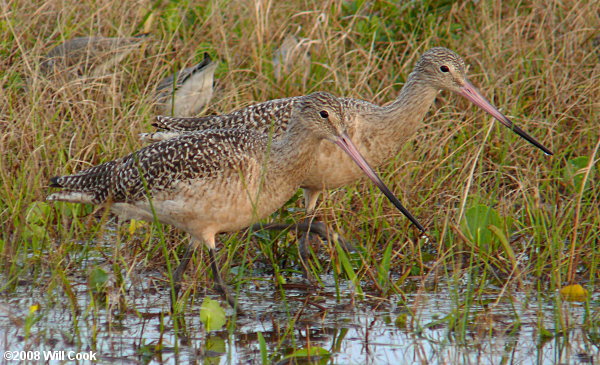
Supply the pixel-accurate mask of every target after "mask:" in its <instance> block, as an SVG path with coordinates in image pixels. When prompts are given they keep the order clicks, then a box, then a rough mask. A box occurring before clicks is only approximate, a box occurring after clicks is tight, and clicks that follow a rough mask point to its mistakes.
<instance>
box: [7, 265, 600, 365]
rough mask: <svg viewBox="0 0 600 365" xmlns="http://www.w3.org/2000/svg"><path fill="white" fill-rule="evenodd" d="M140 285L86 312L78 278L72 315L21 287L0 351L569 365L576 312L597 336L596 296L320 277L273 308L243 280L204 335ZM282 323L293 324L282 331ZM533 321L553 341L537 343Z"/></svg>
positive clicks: (581, 345) (217, 360) (585, 342)
mask: <svg viewBox="0 0 600 365" xmlns="http://www.w3.org/2000/svg"><path fill="white" fill-rule="evenodd" d="M155 277H157V278H158V277H160V273H156V275H155ZM146 278H147V280H146V281H145V284H143V285H141V286H140V285H139V283H137V284H136V285H135V286H134V285H130V286H129V287H130V289H129V291H128V292H127V294H126V295H125V296H124V297H125V299H126V300H127V303H128V306H127V308H129V310H128V311H126V312H125V313H123V312H121V311H119V310H117V306H116V305H115V306H113V307H111V309H98V308H104V307H103V306H101V305H95V306H94V305H91V300H92V299H91V298H92V297H91V296H90V294H89V292H88V289H87V284H86V282H85V281H83V282H82V283H80V284H76V285H73V288H74V291H75V293H74V295H75V297H76V298H77V302H78V303H77V305H78V307H79V314H78V315H74V314H73V310H72V309H71V306H70V305H69V301H68V299H67V298H66V296H65V295H64V294H62V293H60V291H61V289H59V288H56V289H52V288H39V287H32V286H31V285H30V284H27V283H24V285H21V286H19V287H18V289H17V291H16V292H14V293H10V294H6V293H5V294H2V295H1V296H0V349H3V351H6V350H9V351H11V352H16V351H74V352H85V351H90V350H91V351H93V352H95V353H96V356H97V359H98V362H99V363H112V362H114V361H118V362H120V363H132V364H133V363H148V362H149V363H161V362H163V363H176V362H183V363H187V362H189V361H195V362H203V363H209V364H228V363H233V364H240V363H247V364H256V363H261V353H260V347H259V341H258V336H259V335H258V333H259V332H260V334H262V336H263V337H264V338H265V341H266V345H267V352H268V355H269V362H270V363H271V362H272V363H277V362H280V363H281V364H285V363H290V362H289V361H288V360H284V358H285V356H286V355H289V354H290V353H292V352H293V351H294V350H297V349H300V348H306V347H308V346H311V347H315V346H317V347H322V348H323V349H325V350H327V352H328V353H329V354H330V355H329V356H325V357H323V358H321V359H320V362H315V363H324V364H412V363H422V364H448V363H452V364H457V363H460V364H486V363H489V364H498V363H511V364H531V363H537V364H556V363H564V364H578V363H592V362H593V361H594V360H596V361H597V359H598V358H599V350H598V344H597V343H594V339H595V340H596V341H597V339H598V338H599V337H598V333H595V334H594V333H593V331H594V330H590V329H587V328H588V327H586V326H584V323H585V319H586V318H585V316H586V313H587V315H588V317H590V316H591V317H592V318H591V319H592V321H594V318H595V322H596V326H595V327H593V328H595V331H597V330H598V329H597V322H598V308H599V307H600V306H599V302H600V301H599V299H600V298H599V296H598V294H594V295H593V296H592V298H591V301H590V307H589V311H587V312H586V307H585V306H584V305H583V304H578V303H562V304H556V303H555V302H554V301H553V299H552V298H554V295H548V296H547V299H545V300H543V301H542V302H540V301H539V300H538V299H537V298H538V296H537V295H530V296H528V295H527V294H525V293H514V292H513V293H511V295H510V296H507V295H504V296H503V297H500V299H498V298H499V295H498V294H499V292H500V291H499V290H498V292H496V293H494V292H493V291H492V290H490V294H486V295H482V296H480V297H479V302H478V303H477V304H472V305H468V301H467V300H466V299H467V292H466V291H465V292H462V291H461V289H457V288H455V287H453V286H452V285H449V284H446V286H437V288H436V289H435V292H427V291H425V290H422V292H420V293H413V294H406V295H405V296H404V298H401V297H400V296H395V297H392V298H390V299H389V300H381V299H378V298H372V297H369V296H367V297H366V298H359V297H354V299H353V295H352V293H353V291H352V290H351V288H349V287H346V288H341V291H340V295H339V300H336V294H335V293H336V290H335V285H334V283H333V279H332V278H330V277H325V278H324V279H325V287H324V288H323V289H316V288H310V287H306V286H303V285H296V286H294V285H288V286H287V287H288V288H287V289H286V290H285V298H286V300H282V299H281V298H282V296H281V295H280V294H279V293H280V291H279V290H276V289H275V288H274V286H273V285H272V284H270V283H264V282H254V283H252V282H248V283H245V284H244V285H243V289H242V290H241V291H240V292H239V293H238V300H239V303H240V305H241V306H242V308H244V310H245V311H246V312H247V314H246V315H245V316H242V317H238V318H237V320H236V321H235V326H233V325H232V326H230V329H229V330H228V329H222V330H220V331H212V332H210V333H208V334H207V333H206V331H204V329H203V328H204V327H203V325H202V323H201V321H200V316H199V310H200V305H201V303H202V295H198V298H195V299H194V300H192V301H191V305H190V306H189V307H188V308H187V310H186V311H185V313H186V315H185V317H184V322H185V323H184V324H182V325H181V327H182V329H180V330H179V331H175V330H174V328H173V326H174V321H173V318H172V317H170V316H169V315H168V314H167V313H168V309H169V299H168V292H167V289H166V288H162V289H161V288H159V290H156V288H155V287H153V286H152V285H151V284H149V283H152V282H153V281H152V279H153V275H148V276H147V277H146ZM73 280H75V279H73ZM140 287H141V288H142V289H140ZM134 288H135V289H134ZM213 298H215V299H217V300H219V301H220V299H219V298H218V297H215V296H213ZM481 298H483V299H481ZM113 299H114V298H113ZM307 299H308V301H307ZM108 301H109V302H113V303H116V300H112V301H111V298H109V300H108ZM220 302H221V303H223V302H222V301H220ZM305 302H308V303H309V304H305ZM34 304H39V305H40V307H39V309H38V310H37V311H35V312H34V313H33V315H31V316H29V317H30V318H36V317H38V316H39V319H38V321H37V322H35V323H34V324H32V325H31V331H30V334H29V336H28V337H27V338H25V332H26V330H25V327H26V326H27V317H28V314H29V310H30V308H31V306H32V305H34ZM465 313H468V315H467V314H465ZM464 318H467V320H466V321H465V320H463V319H464ZM291 319H295V324H294V325H293V326H292V328H291V329H290V330H289V331H288V332H287V333H286V331H287V330H288V328H289V327H290V323H291ZM516 322H520V326H518V325H515V323H516ZM541 324H543V327H544V328H545V329H546V330H547V331H548V333H550V334H552V335H553V337H548V338H547V339H546V340H542V336H540V330H539V328H541V327H542V326H541ZM561 328H562V330H561ZM176 332H177V334H178V336H176V335H175V333H176ZM557 334H558V335H557ZM42 355H43V353H42ZM313 361H315V359H314V358H313ZM7 363H8V362H7Z"/></svg>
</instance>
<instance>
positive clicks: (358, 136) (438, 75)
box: [143, 47, 552, 256]
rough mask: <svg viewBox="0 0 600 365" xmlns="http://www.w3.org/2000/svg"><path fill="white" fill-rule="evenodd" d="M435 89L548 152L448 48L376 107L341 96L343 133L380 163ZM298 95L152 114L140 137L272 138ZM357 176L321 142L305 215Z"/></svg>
mask: <svg viewBox="0 0 600 365" xmlns="http://www.w3.org/2000/svg"><path fill="white" fill-rule="evenodd" d="M439 90H448V91H451V92H454V93H456V94H459V95H461V96H463V97H465V98H467V99H468V100H470V101H471V102H473V103H474V104H476V105H477V106H479V107H481V108H482V109H484V110H485V111H486V112H488V113H489V114H491V115H492V116H493V117H494V118H496V119H497V120H498V121H500V122H501V123H502V124H503V125H505V126H506V127H508V128H509V129H511V130H512V131H513V132H515V133H517V134H518V135H519V136H521V137H522V138H524V139H526V140H527V141H528V142H529V143H531V144H533V145H534V146H536V147H537V148H539V149H541V150H542V151H544V152H545V153H546V154H548V155H551V154H552V152H551V151H550V150H549V149H548V148H546V147H544V146H543V145H542V144H541V143H539V142H538V141H536V140H535V139H534V138H532V137H531V136H529V135H528V134H527V133H525V132H524V131H523V130H522V129H521V128H519V127H518V126H516V125H514V124H513V123H512V122H511V121H510V120H509V119H508V118H507V117H506V116H504V115H503V114H502V113H501V112H500V111H499V110H498V109H497V108H496V107H494V106H493V105H492V104H491V103H490V102H488V101H487V100H486V99H485V98H484V97H483V96H482V95H481V93H480V92H479V91H478V90H477V89H476V88H475V87H474V86H473V85H472V84H471V83H470V82H469V80H468V79H467V76H466V67H465V63H464V61H463V60H462V58H461V57H460V56H459V55H457V54H456V53H455V52H453V51H451V50H449V49H447V48H443V47H435V48H432V49H430V50H428V51H426V52H425V53H424V54H423V55H422V56H421V58H420V59H419V60H418V62H417V64H416V65H415V68H414V70H413V71H412V73H411V74H410V75H409V77H408V80H407V81H406V84H404V87H403V88H402V90H401V91H400V94H399V95H398V97H397V98H396V100H394V102H392V103H390V104H388V105H385V106H379V105H375V104H372V103H370V102H367V101H364V100H359V99H350V98H341V99H340V101H341V103H342V105H343V107H344V110H345V113H346V114H347V116H348V134H349V136H350V137H351V138H352V139H353V140H354V141H355V143H356V146H357V148H358V149H359V151H360V152H361V153H362V154H363V156H365V158H366V159H367V161H369V163H370V164H371V165H372V166H375V167H377V166H381V165H382V164H384V163H386V162H388V161H389V160H390V159H392V158H393V157H394V156H396V154H397V153H398V152H399V150H400V148H401V147H402V146H403V144H404V143H405V142H406V141H407V140H408V139H409V138H410V137H411V136H412V135H413V134H414V133H415V132H416V130H417V129H418V128H419V127H420V126H421V122H422V120H423V118H424V116H425V114H426V113H427V111H428V110H429V108H430V107H431V104H432V103H433V101H434V99H435V97H436V95H437V93H438V91H439ZM301 98H302V97H292V98H286V99H277V100H271V101H268V102H265V103H260V104H255V105H251V106H249V107H247V108H244V109H241V110H238V111H235V112H233V113H231V114H227V115H220V116H206V117H201V118H169V117H157V121H156V126H157V127H158V128H160V129H163V130H164V131H161V132H156V133H151V134H146V135H144V136H143V138H145V139H148V140H161V139H164V138H171V137H173V136H176V135H179V134H181V133H186V132H188V131H197V130H203V129H211V128H247V129H253V130H258V131H261V132H265V133H266V132H269V131H270V130H272V133H274V135H275V136H276V137H277V136H281V135H282V134H283V133H284V131H285V130H286V128H287V127H288V123H289V120H290V115H291V110H292V108H293V106H294V104H295V103H296V102H297V101H298V100H301ZM360 177H361V173H360V170H358V169H357V168H356V167H355V166H354V165H353V164H352V163H351V161H350V160H349V159H348V158H347V157H345V156H343V155H342V154H341V152H340V151H338V150H336V149H335V148H333V147H331V146H329V145H323V146H322V148H321V149H319V152H318V156H317V158H316V162H315V164H314V165H313V167H312V168H311V170H310V172H309V173H308V174H307V176H306V179H305V180H304V181H303V182H302V188H303V189H304V197H305V204H306V210H307V214H308V215H309V216H310V215H311V214H312V213H313V211H314V208H315V206H316V202H317V199H318V197H319V194H320V192H321V191H322V190H323V189H333V188H338V187H341V186H344V185H347V184H349V183H351V182H354V181H356V180H357V179H359V178H360ZM300 248H301V253H302V254H303V255H304V256H305V255H306V248H305V246H304V240H301V247H300Z"/></svg>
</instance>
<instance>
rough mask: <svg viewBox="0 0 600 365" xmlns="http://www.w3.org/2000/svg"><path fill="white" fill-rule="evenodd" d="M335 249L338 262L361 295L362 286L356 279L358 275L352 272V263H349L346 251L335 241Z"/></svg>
mask: <svg viewBox="0 0 600 365" xmlns="http://www.w3.org/2000/svg"><path fill="white" fill-rule="evenodd" d="M335 249H336V251H337V254H338V259H339V260H340V263H341V264H342V268H343V269H344V272H345V273H346V275H348V278H349V279H350V281H352V283H353V284H354V288H355V290H356V292H357V293H358V294H359V295H361V296H362V295H363V291H362V288H361V287H360V281H359V280H358V276H356V273H355V272H354V268H352V264H351V263H350V258H349V257H348V255H346V252H345V251H344V249H343V248H342V246H340V244H339V243H336V245H335Z"/></svg>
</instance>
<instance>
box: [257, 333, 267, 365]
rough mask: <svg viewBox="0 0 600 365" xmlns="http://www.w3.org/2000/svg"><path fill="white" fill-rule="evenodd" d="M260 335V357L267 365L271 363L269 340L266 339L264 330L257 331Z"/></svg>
mask: <svg viewBox="0 0 600 365" xmlns="http://www.w3.org/2000/svg"><path fill="white" fill-rule="evenodd" d="M256 335H257V336H258V348H259V349H260V359H261V362H262V364H263V365H267V364H268V363H269V358H268V356H267V342H266V341H265V337H264V336H263V334H262V332H257V333H256Z"/></svg>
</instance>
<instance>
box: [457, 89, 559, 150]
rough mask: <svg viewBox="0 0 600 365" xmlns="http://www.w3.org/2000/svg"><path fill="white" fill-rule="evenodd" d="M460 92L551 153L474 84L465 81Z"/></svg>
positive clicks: (520, 134)
mask: <svg viewBox="0 0 600 365" xmlns="http://www.w3.org/2000/svg"><path fill="white" fill-rule="evenodd" d="M460 94H461V95H462V96H464V97H465V98H467V99H469V100H471V101H472V102H473V103H474V104H475V105H477V106H479V107H480V108H482V109H483V110H485V111H486V112H488V113H490V114H491V115H492V116H493V117H494V118H496V119H498V121H500V123H502V124H504V125H505V126H506V127H508V128H509V129H510V130H512V131H513V132H515V133H516V134H518V135H519V136H521V137H523V138H525V139H526V140H527V142H529V143H531V144H532V145H534V146H536V147H537V148H539V149H540V150H542V151H544V153H546V154H548V155H552V154H553V153H552V151H550V150H549V149H548V148H546V147H544V146H543V145H542V144H541V143H540V142H538V141H536V140H535V139H534V138H533V137H531V136H530V135H529V134H527V133H525V131H524V130H522V129H521V128H519V127H518V126H516V125H515V124H514V123H513V122H511V121H510V119H508V118H507V117H506V116H505V115H504V114H502V113H500V111H499V110H498V109H497V108H496V107H495V106H493V105H492V104H491V103H490V102H489V101H487V100H486V98H484V97H483V95H481V93H479V91H477V89H476V88H475V86H473V85H471V83H469V82H468V81H465V85H464V86H463V87H462V88H461V93H460Z"/></svg>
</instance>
